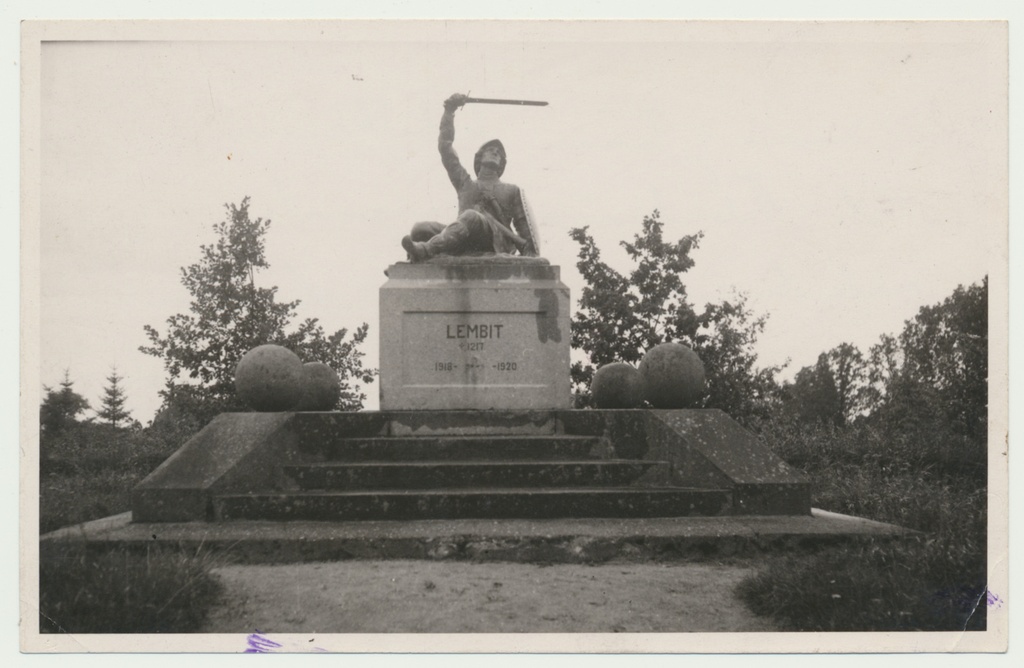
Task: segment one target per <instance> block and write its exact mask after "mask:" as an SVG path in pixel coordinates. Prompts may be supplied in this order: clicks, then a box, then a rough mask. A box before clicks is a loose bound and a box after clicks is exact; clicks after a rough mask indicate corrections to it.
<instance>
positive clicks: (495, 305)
mask: <svg viewBox="0 0 1024 668" xmlns="http://www.w3.org/2000/svg"><path fill="white" fill-rule="evenodd" d="M387 274H388V281H387V283H385V284H384V285H383V286H382V287H381V289H380V407H381V410H440V409H448V410H452V409H455V410H463V409H466V410H488V409H500V410H517V409H557V408H569V407H570V406H571V405H572V394H571V389H570V382H569V308H570V306H569V289H568V288H567V287H566V286H565V285H564V284H563V283H562V282H561V280H560V279H559V268H558V267H555V266H551V265H550V264H548V263H547V261H546V260H542V259H539V258H534V259H529V258H501V257H498V258H465V257H461V258H437V259H435V260H432V261H430V262H423V263H415V264H410V263H405V262H400V263H397V264H395V265H392V266H391V267H390V268H389V269H388V272H387Z"/></svg>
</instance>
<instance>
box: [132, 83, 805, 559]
mask: <svg viewBox="0 0 1024 668" xmlns="http://www.w3.org/2000/svg"><path fill="white" fill-rule="evenodd" d="M469 102H492V103H494V102H497V103H503V104H534V105H541V104H545V103H537V102H534V103H531V102H525V101H518V100H474V99H472V98H467V97H466V96H464V95H453V96H451V97H449V98H448V99H447V100H446V101H445V105H444V106H445V110H444V115H443V116H442V118H441V132H440V138H439V141H438V148H439V150H440V153H441V162H442V164H443V165H444V167H445V170H446V171H447V173H448V176H449V179H450V180H451V182H452V185H453V186H454V187H455V190H456V193H457V194H458V201H459V214H458V217H457V219H456V220H455V221H454V222H452V223H451V224H449V225H442V224H440V223H417V224H416V225H414V226H413V230H412V233H411V234H409V236H407V237H405V238H404V239H402V246H403V248H404V249H405V251H406V253H407V255H408V258H407V259H408V261H406V262H398V263H396V264H393V265H392V266H391V267H389V268H388V270H387V272H386V273H387V276H388V280H387V282H386V283H385V284H384V285H383V286H382V287H381V289H380V332H381V333H380V337H381V338H380V359H381V362H380V410H379V411H359V412H353V413H343V412H335V411H330V410H323V406H321V405H319V402H313V403H311V404H309V405H300V406H299V407H298V408H290V407H289V408H284V407H277V406H268V407H267V408H266V410H275V411H280V412H272V413H268V412H250V413H225V414H222V415H220V416H218V417H217V418H216V419H214V420H213V421H212V422H211V423H210V424H209V425H207V427H206V428H205V429H203V430H202V431H201V432H199V433H198V434H196V435H195V436H194V437H193V438H192V439H191V440H190V441H189V442H188V443H186V444H184V445H183V446H182V447H181V449H179V450H178V451H177V452H176V453H175V454H174V455H172V456H171V457H170V458H169V459H168V460H167V461H166V462H164V463H163V464H162V465H161V466H160V467H159V468H158V469H156V470H155V471H154V472H153V473H152V474H150V475H149V476H148V477H147V478H146V479H145V480H144V481H143V482H142V483H140V484H139V485H138V486H137V487H136V488H135V490H134V493H133V498H132V519H133V522H136V523H154V528H153V529H147V531H146V533H145V535H146V536H147V540H148V536H150V535H152V536H153V537H155V536H156V534H157V531H158V529H156V528H155V524H156V523H167V522H170V523H184V522H231V521H237V520H243V521H248V520H262V521H288V522H290V521H302V520H307V521H312V520H315V521H328V522H350V521H357V520H428V519H446V520H457V519H487V520H500V519H513V518H515V519H524V518H542V519H543V518H556V517H562V518H583V517H593V518H656V517H673V518H674V517H687V516H713V515H714V516H718V515H804V516H809V515H810V485H809V481H808V480H807V478H806V476H805V475H803V474H802V473H800V472H799V471H796V470H794V469H792V468H791V467H789V466H788V465H787V464H786V463H785V462H783V461H782V460H781V459H779V458H778V457H777V456H776V455H774V453H772V452H771V451H770V450H769V449H768V448H766V447H765V446H764V445H763V444H762V443H760V442H759V441H758V439H757V437H756V436H755V435H754V434H752V433H750V432H748V431H747V430H746V429H744V428H743V427H742V426H740V425H739V424H737V423H736V422H734V421H733V420H732V419H731V418H729V416H727V415H726V414H724V413H722V412H721V411H717V410H685V409H678V408H677V407H674V406H673V407H668V408H669V409H667V410H659V409H641V408H635V406H637V405H638V402H639V395H638V393H637V392H636V391H635V390H636V388H635V387H634V394H636V395H637V396H633V397H632V398H627V399H626V400H624V401H620V400H618V399H615V400H610V401H608V402H602V403H604V404H605V405H604V406H603V407H602V408H600V409H596V410H572V395H571V388H570V362H569V348H570V336H569V312H570V302H569V290H568V289H567V288H566V287H565V285H564V284H562V282H561V280H560V276H559V268H558V267H557V266H553V265H551V264H550V263H549V262H548V261H547V260H546V259H544V258H542V257H540V244H539V238H538V235H537V227H536V225H535V224H534V221H533V220H532V216H531V215H530V208H529V206H528V205H527V204H526V200H525V198H524V197H523V193H522V190H520V189H519V188H518V187H517V186H514V185H512V184H508V183H504V182H502V181H501V176H502V174H503V173H504V171H505V165H506V154H505V148H504V146H503V145H502V144H501V142H499V141H497V140H493V141H490V142H487V143H486V144H484V146H483V147H482V148H481V150H480V151H479V152H477V154H476V157H475V159H474V164H473V171H474V173H475V177H474V176H471V175H470V174H469V172H467V171H466V169H465V168H464V167H463V166H462V164H461V163H460V162H459V159H458V156H457V155H456V153H455V150H454V148H453V146H452V143H453V141H454V137H455V129H454V127H455V126H454V114H455V111H456V110H457V109H459V108H460V107H461V106H462V105H464V104H466V103H469ZM673 359H674V358H673ZM654 361H657V360H654ZM652 363H653V362H652ZM284 366H288V365H284ZM648 366H650V365H648ZM264 367H265V368H264ZM290 367H291V368H294V369H296V371H295V373H296V374H298V373H299V372H300V371H301V370H302V366H301V364H300V363H299V361H298V360H297V359H296V360H293V361H292V362H291V363H290ZM277 368H278V365H262V364H256V365H254V368H253V370H254V371H259V372H261V373H262V372H263V371H267V372H268V373H267V374H263V375H259V374H257V375H256V377H255V379H254V380H253V381H251V382H250V381H248V380H245V379H244V378H243V380H244V381H245V382H243V387H247V386H249V385H251V386H252V387H253V388H255V389H257V390H260V391H261V392H262V388H263V385H262V384H260V383H263V382H264V380H267V382H270V380H273V381H274V383H273V387H272V388H271V389H273V390H274V392H272V394H274V393H277V389H275V388H277V387H278V383H277V376H273V377H272V378H269V379H265V378H264V376H267V375H268V374H269V372H270V371H274V370H275V369H277ZM282 368H283V367H282ZM652 368H653V370H648V373H647V375H648V376H650V378H648V381H650V380H652V379H654V380H657V379H658V378H661V377H662V376H665V375H666V374H667V375H668V376H669V377H670V378H669V380H670V381H672V380H678V379H674V378H673V376H674V375H678V374H675V372H674V371H673V369H677V368H681V367H680V365H679V364H676V363H674V362H673V361H672V359H669V360H668V361H665V360H662V361H661V362H659V363H658V364H654V365H653V367H652ZM686 368H690V367H686ZM697 371H698V369H697V368H696V367H695V366H694V367H693V373H688V374H687V378H688V379H689V380H687V383H689V381H690V380H692V381H694V383H696V381H697V380H698V376H699V380H700V383H703V372H702V371H701V373H700V374H697V373H696V372H697ZM612 372H613V373H614V369H613V370H612ZM632 375H633V379H632V381H630V382H632V383H634V385H635V384H636V383H640V382H642V380H643V379H642V376H643V374H642V373H640V372H637V371H633V372H632ZM638 376H639V378H638ZM684 380H686V379H684ZM648 384H650V383H648ZM692 384H693V383H690V385H692ZM613 385H614V383H613ZM325 389H330V388H325ZM676 389H677V388H675V386H672V385H671V384H670V386H669V389H668V390H666V391H665V393H667V394H668V395H675V394H678V392H677V391H676ZM596 393H597V394H599V395H600V394H601V392H600V390H599V389H598V391H597V392H596ZM652 403H654V402H652ZM289 405H290V404H289ZM654 405H655V406H657V405H658V404H657V403H654ZM369 531H370V534H372V533H373V531H374V530H373V529H372V528H371V529H370V530H369ZM306 538H307V537H306V536H305V535H302V536H301V537H300V539H299V541H298V542H299V543H304V542H305V541H306ZM371 539H372V540H377V538H374V537H372V536H371ZM510 540H514V539H510ZM427 542H429V541H427ZM346 544H347V543H346V541H344V540H343V541H340V542H338V543H336V544H334V547H331V548H330V549H332V550H333V549H341V550H342V551H344V550H345V549H347V548H345V547H344V545H346ZM317 545H318V546H317V547H315V550H314V551H317V550H320V549H321V548H322V547H323V545H322V544H321V543H318V544H317ZM425 549H429V550H433V549H435V548H433V547H430V548H425Z"/></svg>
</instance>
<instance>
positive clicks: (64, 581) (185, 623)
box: [39, 540, 220, 633]
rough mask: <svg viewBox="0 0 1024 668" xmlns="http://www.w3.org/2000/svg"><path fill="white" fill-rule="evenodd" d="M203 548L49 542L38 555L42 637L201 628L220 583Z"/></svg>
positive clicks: (192, 630)
mask: <svg viewBox="0 0 1024 668" xmlns="http://www.w3.org/2000/svg"><path fill="white" fill-rule="evenodd" d="M214 565H215V561H214V558H213V557H212V556H211V555H210V554H209V553H208V552H204V551H202V550H199V551H196V552H190V551H186V550H184V549H180V548H179V549H169V548H161V547H157V546H149V547H147V549H146V550H145V552H144V553H138V552H132V551H130V550H127V549H124V548H121V549H116V550H97V549H93V548H91V547H90V546H89V544H88V543H87V542H85V541H82V540H67V541H55V542H47V543H43V544H42V545H40V555H39V610H40V612H39V630H40V632H41V633H190V632H195V631H198V630H200V628H201V627H202V624H203V622H204V620H205V618H206V614H207V611H208V610H209V609H210V607H211V606H212V604H213V602H214V601H215V599H216V597H217V595H218V593H219V589H220V585H219V584H218V582H217V580H216V579H215V578H214V577H213V576H212V575H211V574H210V569H211V568H213V566H214Z"/></svg>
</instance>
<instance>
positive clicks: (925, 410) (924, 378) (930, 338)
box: [869, 276, 988, 442]
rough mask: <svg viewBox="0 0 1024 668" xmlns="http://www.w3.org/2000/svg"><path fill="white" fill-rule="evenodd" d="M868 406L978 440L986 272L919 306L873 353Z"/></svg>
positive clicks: (984, 396)
mask: <svg viewBox="0 0 1024 668" xmlns="http://www.w3.org/2000/svg"><path fill="white" fill-rule="evenodd" d="M869 377H870V379H871V380H872V385H873V388H874V389H873V391H872V403H873V407H874V408H875V410H876V412H877V414H878V416H879V418H880V419H885V420H887V421H888V422H889V423H890V424H893V425H908V424H909V425H914V424H917V423H918V422H920V420H921V419H922V418H923V417H924V416H931V415H935V416H937V418H936V419H942V420H943V421H944V422H945V425H944V427H943V430H944V431H948V432H950V433H952V434H955V435H958V436H962V437H964V438H968V439H971V440H973V441H976V442H984V441H985V440H986V438H987V425H988V277H987V276H986V277H985V278H983V279H982V281H981V283H980V284H975V285H971V286H969V287H964V286H962V285H961V286H958V287H957V288H956V290H954V291H953V294H952V295H950V296H949V297H947V298H946V299H945V300H943V301H942V302H941V303H939V304H934V305H931V306H923V307H921V309H920V310H919V311H918V313H917V315H916V316H914V317H913V318H912V319H910V320H907V321H906V323H905V325H904V328H903V331H902V332H901V333H900V335H899V337H892V336H884V337H882V340H881V341H880V342H879V343H878V344H877V345H876V346H875V347H873V348H872V350H871V365H870V371H869Z"/></svg>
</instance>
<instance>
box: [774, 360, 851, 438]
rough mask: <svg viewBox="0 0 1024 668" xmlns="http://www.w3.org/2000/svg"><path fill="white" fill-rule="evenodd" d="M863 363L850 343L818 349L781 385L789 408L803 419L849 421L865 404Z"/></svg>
mask: <svg viewBox="0 0 1024 668" xmlns="http://www.w3.org/2000/svg"><path fill="white" fill-rule="evenodd" d="M866 380H867V365H866V363H865V361H864V355H863V354H862V353H861V352H860V350H859V349H858V348H857V347H856V346H855V345H853V344H852V343H841V344H839V345H838V346H836V347H835V348H833V349H832V350H829V351H828V352H824V353H821V354H820V355H819V356H818V361H817V362H816V363H815V364H814V366H809V367H804V368H803V369H801V370H800V371H799V372H797V374H796V377H795V378H794V379H793V382H792V383H791V384H787V385H786V387H785V388H784V390H785V394H786V396H787V398H788V399H789V405H790V408H791V410H792V411H793V412H794V413H795V414H796V416H797V417H798V418H800V419H801V420H803V421H804V422H831V423H832V424H834V425H835V426H837V427H842V426H845V425H848V424H850V423H851V422H852V421H853V420H854V418H855V417H856V416H857V415H858V414H859V413H860V412H861V411H862V409H863V408H864V406H865V405H866V404H867V399H866V396H865V392H866Z"/></svg>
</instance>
